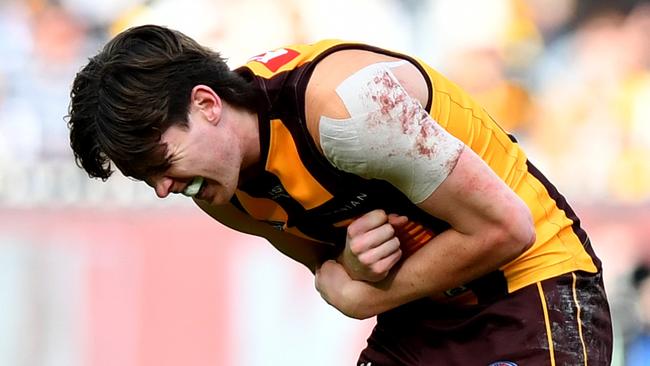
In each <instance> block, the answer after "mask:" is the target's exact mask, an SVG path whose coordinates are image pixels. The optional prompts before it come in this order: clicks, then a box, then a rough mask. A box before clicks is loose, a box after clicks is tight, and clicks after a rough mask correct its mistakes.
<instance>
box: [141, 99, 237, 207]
mask: <svg viewBox="0 0 650 366" xmlns="http://www.w3.org/2000/svg"><path fill="white" fill-rule="evenodd" d="M193 95H194V93H193ZM207 99H208V101H207V102H206V99H200V100H199V101H198V102H195V101H194V99H193V101H192V104H191V105H190V113H189V114H188V126H187V127H185V126H179V125H174V126H172V127H170V128H169V129H167V131H165V132H164V133H163V135H162V137H161V143H163V144H165V145H166V146H167V154H168V155H167V157H168V159H169V162H170V163H171V166H170V167H169V169H168V170H167V171H165V172H164V173H162V174H160V175H156V176H154V177H151V178H149V179H147V184H149V185H150V186H152V187H153V188H154V190H155V191H156V194H157V195H158V197H161V198H164V197H167V196H168V195H169V194H170V193H185V194H186V195H189V196H193V197H194V198H196V199H199V200H202V201H206V202H208V203H210V204H213V205H221V204H225V203H227V202H228V201H229V200H230V198H231V197H232V195H233V194H234V193H235V189H236V188H237V184H238V182H239V175H240V170H241V166H242V162H243V154H242V153H243V151H242V148H241V145H240V144H239V139H238V138H237V134H236V131H234V130H233V129H232V127H233V126H234V124H232V123H229V122H230V121H228V120H227V118H224V116H225V114H224V113H222V112H223V109H222V105H221V104H220V101H219V103H215V101H214V100H210V97H209V96H208V98H207ZM197 177H201V178H203V180H202V182H200V183H199V182H198V180H196V178H197ZM193 183H194V184H193ZM198 184H200V185H199V186H197V185H198ZM188 187H189V188H188ZM192 193H194V194H192Z"/></svg>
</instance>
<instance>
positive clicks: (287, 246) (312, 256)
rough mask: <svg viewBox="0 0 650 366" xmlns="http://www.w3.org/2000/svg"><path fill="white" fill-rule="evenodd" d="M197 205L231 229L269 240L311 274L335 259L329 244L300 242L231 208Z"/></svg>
mask: <svg viewBox="0 0 650 366" xmlns="http://www.w3.org/2000/svg"><path fill="white" fill-rule="evenodd" d="M194 202H195V203H196V204H197V206H199V207H200V208H201V209H202V210H203V211H204V212H205V213H207V214H208V215H210V216H211V217H212V218H214V219H215V220H217V221H219V222H220V223H222V224H224V225H226V226H228V227H230V228H231V229H234V230H237V231H239V232H242V233H246V234H251V235H255V236H261V237H263V238H265V239H267V240H268V241H269V242H270V243H271V244H272V245H273V246H274V247H275V248H276V249H278V250H279V251H280V252H282V253H283V254H285V255H286V256H288V257H290V258H292V259H293V260H295V261H297V262H300V263H302V264H303V265H305V266H306V267H307V268H308V269H309V270H310V271H311V272H312V273H314V272H315V271H316V269H317V268H318V267H319V266H320V265H321V264H322V263H323V262H324V261H325V260H326V259H328V258H331V257H332V255H333V252H334V247H333V246H331V245H329V244H325V243H320V242H315V241H311V240H307V239H303V238H299V237H297V236H295V235H291V234H287V233H284V232H282V231H279V230H276V229H274V228H273V227H271V226H270V225H267V224H265V223H262V222H259V221H257V220H255V219H253V218H251V217H250V216H248V215H246V214H244V213H243V212H241V211H240V210H239V209H237V208H236V207H234V206H232V205H230V204H228V205H223V206H213V205H210V204H208V203H206V202H204V201H200V200H195V201H194Z"/></svg>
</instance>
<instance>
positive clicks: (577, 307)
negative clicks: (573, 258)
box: [571, 273, 587, 366]
mask: <svg viewBox="0 0 650 366" xmlns="http://www.w3.org/2000/svg"><path fill="white" fill-rule="evenodd" d="M571 275H572V276H573V301H574V302H575V303H576V309H578V313H577V317H578V334H580V343H582V354H583V356H584V358H585V366H587V347H586V346H585V339H584V337H583V336H582V319H581V318H580V312H581V311H580V303H578V295H577V293H576V282H577V280H578V279H577V277H576V274H575V273H571Z"/></svg>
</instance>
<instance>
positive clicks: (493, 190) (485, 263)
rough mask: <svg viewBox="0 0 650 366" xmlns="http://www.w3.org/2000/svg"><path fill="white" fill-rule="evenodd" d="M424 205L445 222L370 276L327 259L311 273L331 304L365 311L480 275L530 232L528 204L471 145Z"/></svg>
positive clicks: (521, 246) (527, 241)
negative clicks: (390, 266) (364, 278)
mask: <svg viewBox="0 0 650 366" xmlns="http://www.w3.org/2000/svg"><path fill="white" fill-rule="evenodd" d="M419 206H420V207H421V208H422V209H424V210H426V211H427V212H429V213H431V214H432V215H434V216H436V217H439V218H441V219H443V220H445V221H447V222H449V223H450V224H451V229H449V230H447V231H445V232H443V233H441V234H440V235H438V236H436V237H435V238H433V239H432V240H431V242H429V243H428V244H427V245H425V246H423V247H422V248H421V249H420V250H419V251H417V252H415V253H414V254H413V255H412V256H410V257H408V258H407V259H406V260H404V262H403V263H401V265H400V266H399V267H398V268H396V270H394V271H392V272H391V274H390V275H389V276H388V277H387V278H386V279H385V280H383V281H381V282H378V283H376V284H370V283H367V282H361V281H353V280H352V279H351V278H350V277H349V276H348V275H347V273H346V272H345V270H344V269H343V268H342V267H341V266H340V265H339V264H337V263H335V262H332V261H328V262H326V263H324V264H323V266H322V267H321V268H320V270H319V271H318V272H317V274H316V281H317V288H318V289H319V290H320V291H321V295H323V297H324V298H325V300H326V301H328V302H329V303H330V304H332V305H333V306H335V307H336V308H337V309H339V310H340V311H341V312H343V313H344V314H346V315H348V316H351V317H354V318H367V317H371V316H374V315H376V314H379V313H381V312H384V311H387V310H390V309H392V308H394V307H397V306H399V305H402V304H404V303H407V302H409V301H413V300H416V299H419V298H422V297H425V296H430V295H434V294H439V293H441V292H443V291H445V290H447V289H450V288H454V287H457V286H459V285H462V284H465V283H467V282H469V281H471V280H473V279H476V278H479V277H481V276H482V275H485V274H487V273H489V272H491V271H494V270H496V269H498V268H499V267H500V266H501V265H503V264H505V263H507V262H509V261H510V260H512V259H514V258H515V257H517V256H518V255H520V254H521V253H523V252H524V251H525V250H526V249H527V248H528V247H529V246H530V245H531V244H532V243H533V242H534V240H535V231H534V227H533V224H532V219H531V216H530V212H529V210H528V208H527V206H526V205H525V204H524V203H523V202H522V201H521V200H520V199H519V198H518V197H517V196H516V195H515V194H514V193H513V192H512V190H510V189H509V188H508V187H507V186H506V185H505V184H504V183H502V182H501V180H500V179H498V178H497V177H496V176H495V175H494V173H493V172H492V171H491V170H490V169H489V168H488V167H487V166H486V165H485V163H483V161H482V160H481V159H480V158H479V157H478V156H476V155H475V154H474V153H473V152H472V151H471V150H470V149H465V150H464V152H463V154H462V155H461V157H460V160H459V161H458V164H457V166H456V168H455V169H454V170H453V171H452V173H451V174H450V175H449V177H447V179H446V180H445V182H444V183H443V184H442V185H441V186H440V187H439V188H438V189H437V190H436V191H435V192H434V193H433V194H431V196H429V198H427V199H426V200H425V201H424V202H422V203H421V204H420V205H419Z"/></svg>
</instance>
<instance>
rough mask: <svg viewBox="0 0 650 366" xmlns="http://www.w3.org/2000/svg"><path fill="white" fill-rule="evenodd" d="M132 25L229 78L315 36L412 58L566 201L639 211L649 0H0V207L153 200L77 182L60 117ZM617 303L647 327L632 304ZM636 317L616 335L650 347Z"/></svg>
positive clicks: (644, 174)
mask: <svg viewBox="0 0 650 366" xmlns="http://www.w3.org/2000/svg"><path fill="white" fill-rule="evenodd" d="M144 23H157V24H162V25H167V26H170V27H172V28H177V29H179V30H181V31H183V32H185V33H187V34H188V35H190V36H192V37H194V38H196V39H197V40H198V41H199V42H201V43H203V44H205V45H208V46H210V47H213V48H215V49H217V50H219V51H220V52H221V53H222V55H223V56H225V57H227V58H228V60H229V64H231V66H232V67H235V66H238V65H239V64H241V63H243V62H245V61H246V59H247V58H248V57H250V56H251V55H256V54H259V53H261V52H263V51H265V50H268V49H272V48H275V47H279V46H282V45H284V44H289V43H299V42H311V41H315V40H317V39H320V38H343V39H348V40H352V41H362V42H367V43H371V44H376V45H378V46H383V47H388V48H392V49H395V50H398V51H404V52H407V53H411V54H414V55H417V56H419V57H420V58H422V59H424V60H425V61H427V62H429V63H430V64H431V65H432V66H434V67H436V68H437V69H439V70H440V71H442V72H443V73H444V74H445V75H447V76H448V77H449V78H450V79H452V80H454V81H455V82H457V83H458V84H460V85H461V86H462V87H464V88H465V89H466V90H468V91H469V92H470V93H471V94H472V95H473V96H474V97H475V98H476V99H477V100H478V101H479V102H480V103H481V104H482V105H484V106H485V107H486V109H487V110H488V111H489V112H490V113H491V114H492V115H493V116H494V117H495V118H496V119H497V120H498V121H500V122H501V123H502V125H503V127H504V128H505V129H507V130H508V131H510V132H512V133H513V134H514V135H515V136H516V137H517V139H518V140H519V141H520V143H521V144H522V145H524V147H525V148H526V151H527V152H528V154H529V157H530V160H531V161H532V162H533V163H534V164H536V165H537V166H538V167H540V168H541V170H542V171H544V172H545V173H546V174H547V175H548V176H549V178H550V179H551V181H553V182H554V183H555V184H556V185H557V186H558V188H559V190H560V191H561V192H563V193H566V194H567V196H568V197H569V198H570V201H572V202H577V203H579V204H583V205H602V207H605V206H612V205H613V206H616V207H619V208H620V207H636V208H638V207H646V208H647V207H648V203H650V159H649V158H650V41H649V40H650V36H648V35H649V34H650V0H648V1H643V0H636V1H634V0H489V1H484V0H426V1H419V0H328V1H319V0H239V1H230V0H185V1H182V2H181V1H172V0H148V1H145V0H139V1H128V0H112V1H104V2H96V1H91V0H0V54H1V55H2V57H0V210H1V209H2V208H3V207H4V208H7V207H8V208H12V207H19V208H20V207H33V206H37V207H47V206H49V205H52V204H54V205H61V204H63V205H68V206H69V205H80V206H84V205H90V206H103V205H107V204H109V202H110V204H115V203H116V202H117V203H118V204H121V205H123V206H136V207H141V206H145V205H148V204H152V202H153V201H155V198H154V195H153V194H151V193H150V192H149V189H148V188H146V187H144V186H135V185H133V184H132V182H129V181H128V180H126V179H122V178H123V177H121V178H120V177H118V178H117V179H112V180H111V181H109V182H110V183H109V184H106V185H100V184H97V183H95V182H92V181H90V180H88V179H86V177H85V175H84V174H83V173H82V172H81V171H80V170H79V169H77V167H76V166H75V165H74V162H73V158H72V154H71V151H70V148H69V143H68V130H67V125H66V121H65V118H64V117H65V115H66V114H67V107H68V102H69V90H70V85H71V82H72V79H73V78H74V75H75V73H76V72H77V71H78V70H79V69H80V68H81V67H82V65H83V64H84V63H85V62H86V60H87V58H88V57H90V56H91V55H93V54H95V53H96V52H97V50H98V49H99V48H100V47H101V46H102V44H103V43H105V42H106V41H107V40H108V39H109V38H110V37H112V36H113V35H115V34H116V33H117V32H119V31H121V30H123V29H125V28H127V27H129V26H133V25H139V24H144ZM183 202H185V201H183ZM612 212H614V211H612ZM643 212H645V215H646V217H650V215H647V209H646V210H645V211H643ZM614 215H615V214H614V213H612V214H611V215H610V217H611V216H614ZM635 227H636V228H637V229H638V230H637V231H638V232H641V231H639V230H642V229H643V230H646V231H647V229H646V227H647V226H646V225H643V224H641V223H637V224H636V226H635ZM597 229H598V228H596V230H597ZM637 237H642V236H641V235H637ZM643 237H644V238H645V237H647V236H643ZM646 240H647V239H646ZM619 241H620V242H621V243H622V242H624V241H625V237H623V238H622V239H621V237H620V235H616V238H615V239H613V240H612V243H614V245H611V246H610V248H615V247H617V245H618V242H619ZM637 244H639V243H637ZM647 244H648V243H647V242H645V243H640V244H639V245H646V246H647ZM605 250H606V248H605ZM628 253H632V252H631V251H628ZM612 255H613V254H612ZM648 257H650V255H649V256H648ZM649 259H650V258H649ZM629 262H630V260H629V258H628V260H627V262H625V263H629ZM645 271H646V272H638V273H637V272H634V273H631V274H630V276H632V279H631V280H630V282H629V283H630V286H629V288H625V287H624V286H621V288H623V290H629V291H630V294H629V299H635V296H636V295H637V291H636V290H639V291H638V294H639V296H645V297H647V295H641V294H643V293H644V292H641V290H642V289H646V291H650V290H647V288H649V287H648V285H647V283H648V281H646V278H650V275H648V271H647V269H646V270H645ZM614 272H615V271H614ZM644 281H645V282H644ZM642 284H643V285H642ZM615 290H616V293H618V292H619V289H615ZM623 290H621V291H623ZM610 292H612V291H610ZM625 299H628V298H627V297H626V298H625ZM621 302H622V303H623V304H622V305H620V304H619V303H618V302H617V301H613V304H614V306H615V307H619V306H620V307H621V308H622V309H624V308H625V306H627V305H629V306H633V307H634V309H635V311H636V312H638V313H640V314H642V313H643V312H644V311H646V312H647V314H648V317H647V318H650V302H648V300H647V299H646V300H645V301H644V302H635V301H627V302H626V301H621ZM625 304H627V305H625ZM630 304H632V305H630ZM640 304H646V305H645V307H646V308H647V309H645V310H644V309H643V308H642V307H641V306H642V305H640ZM632 313H634V312H632ZM632 313H630V314H632ZM628 315H629V314H628ZM639 317H641V315H639ZM639 317H634V316H628V317H623V318H622V320H621V322H620V324H622V325H621V327H620V328H621V329H620V330H619V333H621V336H625V339H632V338H633V337H635V336H636V335H637V334H646V335H645V337H646V339H645V342H646V343H649V341H648V340H647V339H648V336H647V334H648V333H644V328H650V325H644V326H643V327H640V326H639V325H640V324H650V321H648V322H635V319H639ZM647 318H644V319H647ZM640 344H641V343H640ZM649 344H650V343H649ZM648 347H650V345H649V346H648Z"/></svg>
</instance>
